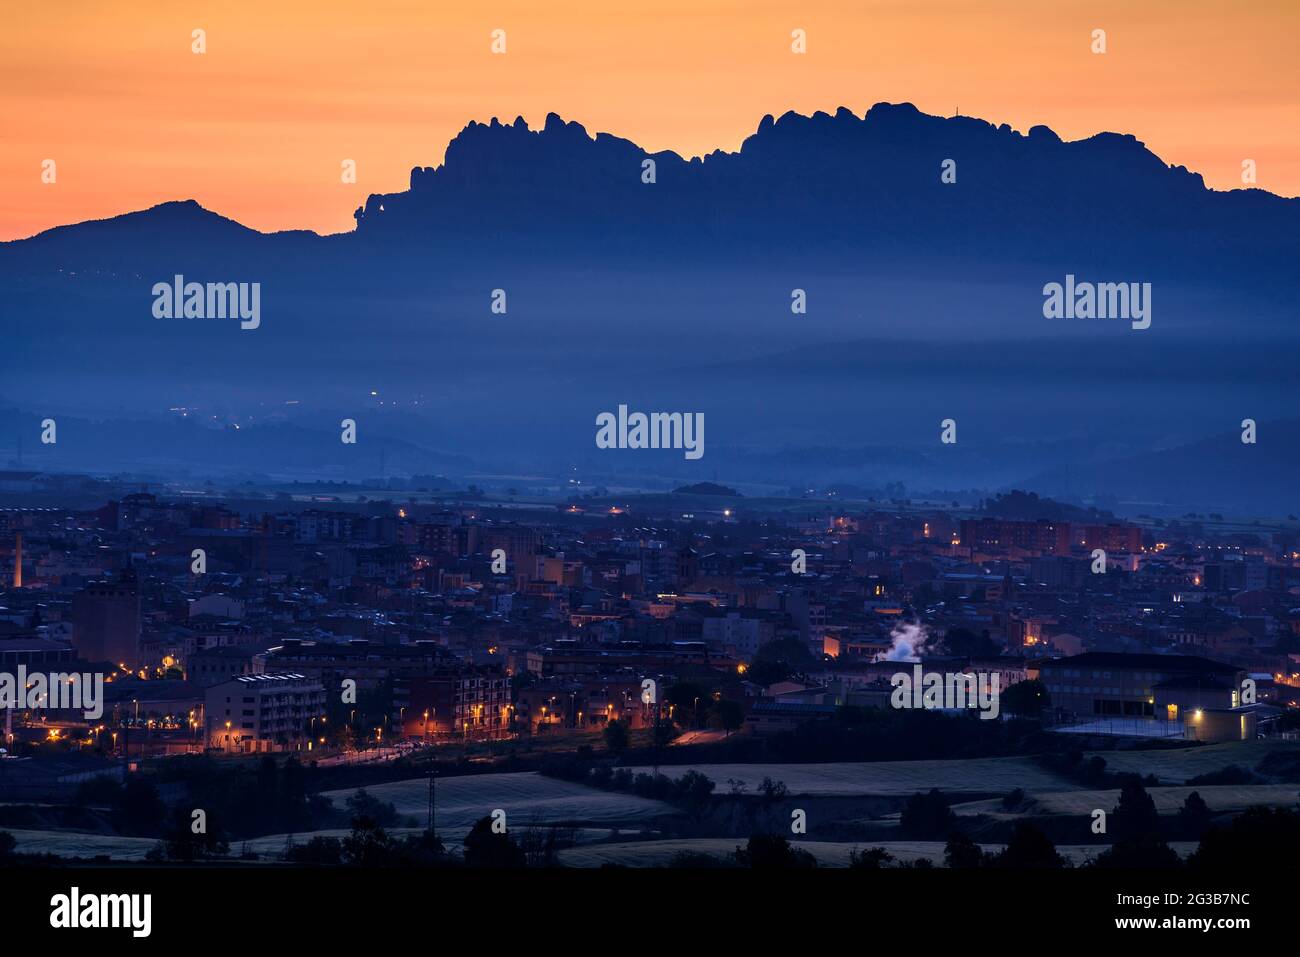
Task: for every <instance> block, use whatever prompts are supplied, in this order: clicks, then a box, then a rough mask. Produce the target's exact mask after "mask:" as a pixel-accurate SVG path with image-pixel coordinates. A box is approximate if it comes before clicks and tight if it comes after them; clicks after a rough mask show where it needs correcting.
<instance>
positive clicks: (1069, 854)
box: [560, 838, 1196, 867]
mask: <svg viewBox="0 0 1300 957" xmlns="http://www.w3.org/2000/svg"><path fill="white" fill-rule="evenodd" d="M793 843H794V845H795V846H796V847H799V848H801V849H803V850H805V851H808V852H809V853H810V854H812V856H813V857H815V858H817V864H818V866H820V867H847V866H848V864H849V855H850V854H852V853H853V852H854V851H861V850H865V849H866V848H868V847H883V848H884V849H885V850H887V851H889V853H891V854H893V855H894V857H896V858H897V859H898V860H900V861H906V862H908V863H910V862H912V861H915V860H917V859H918V858H926V859H927V860H929V861H930V863H932V864H934V865H935V866H936V867H942V866H943V849H944V844H943V842H942V841H873V842H870V843H866V844H863V843H857V844H848V843H838V842H833V841H795V842H793ZM744 845H745V842H744V841H743V840H738V839H736V838H694V839H689V840H669V841H632V842H626V843H621V844H592V845H589V846H586V847H574V848H570V849H569V850H567V851H561V852H560V863H561V864H563V865H565V866H567V867H600V866H601V865H602V864H621V865H623V866H624V867H662V866H664V865H666V864H667V863H668V862H669V861H671V860H672V859H673V857H674V855H676V854H678V853H680V852H682V851H690V852H693V853H698V854H708V855H710V856H712V857H724V858H725V857H728V856H729V855H731V854H732V853H733V852H734V851H735V850H736V848H737V847H744ZM1169 846H1170V847H1172V848H1173V849H1174V850H1175V851H1177V852H1178V853H1179V854H1181V855H1183V856H1184V857H1185V856H1187V855H1188V854H1190V853H1191V852H1192V851H1194V850H1195V849H1196V845H1195V844H1189V843H1186V842H1174V843H1171V844H1170V845H1169ZM980 847H982V848H983V849H984V850H985V851H990V852H997V851H1000V850H1002V848H1003V847H1004V845H1002V844H981V845H980ZM1104 850H1106V845H1104V844H1067V845H1062V846H1060V847H1058V848H1057V851H1058V852H1059V853H1060V855H1061V856H1062V857H1064V858H1066V859H1067V860H1069V861H1070V862H1071V863H1073V864H1075V865H1076V866H1077V865H1079V864H1082V863H1084V862H1085V861H1087V860H1089V859H1091V858H1093V857H1096V856H1097V855H1098V854H1100V853H1101V852H1102V851H1104Z"/></svg>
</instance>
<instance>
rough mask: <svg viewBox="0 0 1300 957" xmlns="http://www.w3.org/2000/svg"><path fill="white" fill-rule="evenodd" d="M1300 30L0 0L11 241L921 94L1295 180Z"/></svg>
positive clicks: (1008, 8) (679, 4)
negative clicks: (494, 130) (517, 149)
mask: <svg viewBox="0 0 1300 957" xmlns="http://www.w3.org/2000/svg"><path fill="white" fill-rule="evenodd" d="M1298 25H1300V4H1296V3H1295V2H1293V0H1276V2H1254V3H1238V2H1204V0H1150V2H1144V3H1141V4H1135V3H1132V2H1131V0H1087V2H1075V0H1052V2H1043V0H993V2H979V3H974V2H971V3H966V2H960V0H946V2H943V0H874V2H871V0H867V2H858V3H852V4H850V3H847V2H843V0H839V2H836V0H813V2H801V3H794V2H787V3H780V2H770V0H656V2H655V3H650V4H636V3H609V2H607V0H582V2H579V0H569V2H549V3H536V2H530V3H524V2H497V3H491V4H488V3H460V4H449V3H427V2H410V3H406V2H395V0H388V2H382V0H376V2H369V3H364V4H362V3H342V2H329V0H277V2H275V3H265V2H261V3H252V2H242V0H240V2H234V0H232V2H228V3H223V4H220V5H216V4H208V3H191V2H184V0H135V2H131V3H127V4H104V3H79V4H37V5H25V6H22V7H18V6H14V5H11V6H9V7H8V9H7V10H6V11H4V12H3V13H0V140H2V141H3V149H0V239H14V238H18V237H23V236H28V235H32V234H33V233H36V232H38V231H40V230H43V229H47V228H49V227H52V226H56V225H60V224H64V223H70V222H78V221H81V220H85V219H95V218H103V217H107V216H112V215H115V214H118V213H121V212H124V211H127V210H133V209H140V208H144V207H147V206H151V205H153V204H156V203H159V202H163V201H165V200H170V199H180V198H194V199H197V200H198V201H199V202H200V203H202V204H203V205H204V206H206V207H208V208H209V209H213V210H215V211H217V212H220V213H221V214H223V215H225V216H229V217H231V218H233V219H236V220H238V221H239V222H242V223H244V224H246V225H249V226H252V227H254V228H257V229H261V230H277V229H291V228H309V229H315V230H317V231H320V232H337V231H340V230H346V229H350V228H351V226H352V211H353V210H354V209H355V208H356V207H357V206H359V205H360V204H361V203H362V202H363V201H364V199H365V197H366V195H367V194H369V193H372V192H391V191H394V190H399V189H403V188H405V185H406V183H407V178H408V175H409V171H410V169H411V167H412V166H416V165H433V164H436V163H438V162H440V161H441V158H442V154H443V150H444V148H445V146H446V144H447V141H448V140H449V139H451V138H452V137H453V136H455V134H456V133H457V132H458V131H459V130H460V129H461V128H462V127H463V126H464V125H465V123H466V122H467V121H469V120H471V119H477V120H487V119H489V118H490V117H492V116H499V117H501V118H502V119H503V120H511V119H513V118H514V117H515V116H516V115H522V116H523V117H524V118H525V119H526V120H527V121H528V122H529V123H530V124H532V125H533V126H534V128H536V127H539V126H540V125H541V123H542V120H543V118H544V117H545V115H546V113H547V112H548V111H555V112H558V113H560V114H561V115H563V116H564V117H565V118H566V119H575V120H578V121H579V122H581V123H583V124H584V125H585V126H586V127H587V129H588V130H589V131H590V132H593V133H594V132H596V131H606V132H611V133H614V134H617V135H620V136H625V137H627V138H629V139H632V140H634V141H636V142H637V143H638V144H640V145H642V146H644V147H646V148H647V149H650V150H661V149H672V150H676V151H677V152H679V153H682V154H683V155H688V156H689V155H698V154H702V153H706V152H709V151H711V150H714V149H724V150H734V149H736V148H737V147H738V146H739V145H740V143H741V141H742V140H743V138H744V137H745V136H746V135H748V134H749V133H751V132H753V130H754V129H755V127H756V126H757V124H758V121H759V119H760V118H761V117H762V115H763V114H765V113H773V114H777V115H779V114H780V113H782V112H785V111H786V110H796V111H798V112H802V113H810V112H812V111H814V110H819V109H821V110H827V111H833V110H834V109H835V108H836V107H837V106H840V105H843V106H847V107H849V108H850V109H852V110H853V111H854V112H855V113H858V114H859V115H861V114H862V112H864V111H865V110H866V109H867V108H868V107H869V106H870V105H871V104H873V103H875V102H878V101H892V102H898V101H911V102H913V103H915V104H916V105H917V106H918V107H919V108H920V109H922V110H923V111H927V112H932V113H937V114H941V115H949V114H951V113H953V112H954V111H956V110H960V111H961V112H962V113H963V114H966V115H974V116H979V117H982V118H984V119H988V120H990V121H992V122H994V123H1002V122H1006V123H1010V124H1011V125H1012V126H1013V127H1015V128H1017V129H1019V130H1026V129H1028V128H1029V127H1030V126H1031V125H1033V124H1036V123H1044V124H1047V125H1049V126H1051V127H1052V128H1053V129H1055V130H1056V131H1057V132H1058V133H1060V134H1061V136H1062V137H1064V138H1065V139H1077V138H1080V137H1085V136H1089V135H1091V134H1093V133H1096V132H1098V131H1101V130H1112V131H1115V132H1123V133H1134V134H1135V135H1137V136H1138V138H1139V139H1141V140H1143V141H1144V142H1145V143H1146V144H1147V145H1148V146H1149V147H1150V148H1151V149H1152V150H1153V151H1154V152H1156V153H1157V154H1158V155H1159V156H1161V157H1162V158H1163V159H1164V160H1165V161H1166V162H1169V163H1175V164H1181V165H1184V166H1187V167H1189V168H1191V169H1193V170H1196V171H1197V172H1200V173H1203V174H1204V176H1205V178H1206V182H1207V183H1208V184H1209V185H1210V186H1212V187H1215V188H1220V189H1231V188H1236V187H1240V186H1241V164H1242V161H1243V159H1247V158H1249V159H1253V160H1255V161H1256V162H1257V164H1258V177H1259V180H1258V185H1259V186H1261V187H1262V188H1264V189H1268V190H1270V191H1272V192H1275V193H1279V194H1282V195H1286V196H1294V195H1296V194H1297V193H1300V123H1297V122H1296V120H1297V118H1300V111H1298V110H1297V103H1298V101H1300V83H1297V82H1296V81H1297V74H1298V73H1300V70H1298V68H1297V66H1296V63H1297V62H1298V61H1297V60H1296V59H1295V57H1294V50H1293V49H1292V45H1293V43H1294V36H1295V33H1296V27H1297V26H1298ZM196 28H202V29H204V30H206V31H207V52H206V53H205V54H203V55H196V54H194V53H192V52H191V42H192V41H191V31H193V30H194V29H196ZM498 28H499V29H503V30H505V31H506V36H507V51H508V52H507V53H506V54H505V55H493V54H492V53H491V52H490V43H491V36H490V35H491V32H492V31H493V30H494V29H498ZM796 28H800V29H803V30H805V31H806V32H807V37H808V41H807V42H808V52H807V53H806V54H805V55H802V56H797V55H794V54H793V53H791V51H790V42H791V40H790V36H791V31H792V30H794V29H796ZM1094 29H1104V30H1105V31H1106V33H1107V46H1108V52H1107V53H1106V54H1105V55H1095V54H1093V53H1091V52H1090V44H1091V42H1092V41H1091V33H1092V31H1093V30H1094ZM46 159H54V160H55V161H56V163H57V171H58V179H57V183H55V184H54V185H45V184H42V182H41V163H42V161H43V160H46ZM345 159H352V160H355V161H356V163H357V168H358V182H357V183H356V184H355V185H344V184H342V183H341V182H340V175H339V174H340V164H341V163H342V161H343V160H345Z"/></svg>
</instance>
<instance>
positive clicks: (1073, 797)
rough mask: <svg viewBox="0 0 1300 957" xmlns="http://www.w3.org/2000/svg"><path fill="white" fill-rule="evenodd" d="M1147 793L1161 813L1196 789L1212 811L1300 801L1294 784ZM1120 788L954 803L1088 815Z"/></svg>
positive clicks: (966, 807) (1106, 805)
mask: <svg viewBox="0 0 1300 957" xmlns="http://www.w3.org/2000/svg"><path fill="white" fill-rule="evenodd" d="M1146 791H1147V794H1149V795H1151V799H1152V800H1153V801H1154V802H1155V805H1156V810H1157V811H1159V812H1160V813H1161V814H1174V813H1177V811H1178V810H1179V808H1181V807H1182V806H1183V802H1184V801H1185V800H1187V795H1189V794H1191V793H1192V792H1193V791H1195V792H1196V793H1197V794H1199V795H1200V796H1201V799H1202V800H1203V801H1205V803H1206V805H1208V806H1209V808H1210V810H1211V811H1215V812H1227V811H1242V810H1245V809H1246V808H1248V807H1253V806H1254V805H1257V804H1258V805H1264V806H1268V807H1293V806H1295V805H1296V804H1298V803H1300V785H1295V784H1240V785H1237V784H1229V785H1222V784H1219V785H1204V784H1202V785H1198V786H1196V787H1187V786H1182V787H1151V788H1147V789H1146ZM1119 794H1120V792H1119V791H1118V790H1102V791H1089V790H1079V791H1045V792H1041V793H1037V794H1032V795H1030V796H1029V798H1028V803H1027V804H1026V805H1022V806H1021V807H1020V808H1018V809H1017V811H1016V812H1014V813H1007V812H1006V811H1004V810H1003V809H1002V801H1001V800H1000V799H997V798H994V799H993V800H988V801H969V802H966V803H964V804H955V805H953V811H954V812H956V813H957V814H958V815H963V816H969V815H975V814H985V815H988V816H990V817H995V818H1002V819H1007V820H1010V819H1012V818H1016V817H1023V816H1024V815H1026V814H1030V815H1039V814H1070V815H1084V816H1086V815H1088V814H1091V813H1092V811H1093V809H1094V808H1102V809H1103V810H1105V811H1110V810H1111V809H1112V808H1114V807H1115V806H1116V805H1117V804H1118V803H1119Z"/></svg>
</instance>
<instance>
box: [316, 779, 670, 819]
mask: <svg viewBox="0 0 1300 957" xmlns="http://www.w3.org/2000/svg"><path fill="white" fill-rule="evenodd" d="M435 786H436V792H437V796H436V799H435V801H434V825H435V827H436V828H437V830H438V831H439V832H442V831H444V830H446V831H448V832H463V831H468V830H469V828H470V827H471V826H472V825H473V824H474V822H475V821H477V820H478V819H479V818H483V817H487V816H489V815H490V814H491V813H492V812H493V811H494V810H495V809H497V808H501V809H503V810H504V811H505V812H506V823H507V826H509V827H523V826H526V825H528V824H530V823H557V822H567V823H573V824H601V825H609V826H611V827H616V826H617V827H634V826H637V825H640V824H644V823H647V822H649V821H651V820H653V819H654V818H657V817H660V816H662V815H666V814H675V813H677V812H676V810H675V809H674V808H673V807H672V806H671V805H668V804H665V803H663V802H662V801H652V800H649V799H647V798H640V797H636V796H634V795H630V794H621V793H614V792H607V791H601V790H598V789H596V788H591V787H587V786H585V785H582V784H572V783H570V782H568V781H559V780H556V779H555V778H548V777H543V776H542V775H540V774H538V773H536V772H534V771H519V772H512V773H509V774H469V775H462V776H458V777H447V778H438V779H437V780H436V784H435ZM354 793H356V792H355V789H348V790H343V791H327V792H325V796H326V797H328V798H331V799H332V800H333V801H334V805H335V807H338V808H342V807H343V806H344V802H345V801H346V800H347V799H348V798H349V797H350V796H351V795H353V794H354ZM366 793H368V794H370V795H372V796H373V797H376V798H378V799H379V800H381V801H388V802H391V803H392V804H393V805H394V806H395V807H396V808H397V811H398V813H399V814H402V815H404V816H410V817H414V818H415V819H416V820H417V821H419V822H420V823H421V824H423V822H424V821H425V819H426V817H427V816H428V807H429V782H428V779H427V778H415V779H412V780H409V781H395V782H393V783H391V784H378V785H375V786H374V787H370V788H366Z"/></svg>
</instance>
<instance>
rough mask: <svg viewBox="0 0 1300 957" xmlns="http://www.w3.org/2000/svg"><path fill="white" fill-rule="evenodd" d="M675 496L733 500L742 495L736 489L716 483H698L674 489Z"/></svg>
mask: <svg viewBox="0 0 1300 957" xmlns="http://www.w3.org/2000/svg"><path fill="white" fill-rule="evenodd" d="M673 494H674V495H727V496H731V497H732V498H739V497H740V493H739V492H737V491H736V490H735V489H734V488H727V486H725V485H718V484H717V483H715V482H697V483H696V484H694V485H683V486H682V487H681V488H675V489H673Z"/></svg>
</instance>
